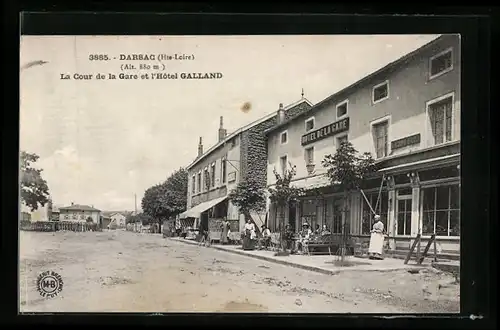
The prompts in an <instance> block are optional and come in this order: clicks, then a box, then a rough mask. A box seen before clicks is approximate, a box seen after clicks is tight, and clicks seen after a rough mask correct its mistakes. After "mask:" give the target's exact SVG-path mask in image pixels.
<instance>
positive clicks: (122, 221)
mask: <svg viewBox="0 0 500 330" xmlns="http://www.w3.org/2000/svg"><path fill="white" fill-rule="evenodd" d="M132 214H133V212H129V211H105V212H103V223H102V228H107V227H109V226H112V227H115V226H116V228H125V227H126V220H127V217H128V216H130V215H132Z"/></svg>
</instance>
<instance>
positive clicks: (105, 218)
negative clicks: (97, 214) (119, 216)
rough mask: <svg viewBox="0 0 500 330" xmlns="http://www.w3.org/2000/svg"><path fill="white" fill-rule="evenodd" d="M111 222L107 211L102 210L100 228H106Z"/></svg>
mask: <svg viewBox="0 0 500 330" xmlns="http://www.w3.org/2000/svg"><path fill="white" fill-rule="evenodd" d="M110 223H111V217H110V216H109V212H102V214H101V228H103V229H106V228H108V227H109V224H110Z"/></svg>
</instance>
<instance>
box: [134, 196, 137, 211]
mask: <svg viewBox="0 0 500 330" xmlns="http://www.w3.org/2000/svg"><path fill="white" fill-rule="evenodd" d="M134 208H135V215H137V194H134Z"/></svg>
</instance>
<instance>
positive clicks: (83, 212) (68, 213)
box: [59, 203, 101, 223]
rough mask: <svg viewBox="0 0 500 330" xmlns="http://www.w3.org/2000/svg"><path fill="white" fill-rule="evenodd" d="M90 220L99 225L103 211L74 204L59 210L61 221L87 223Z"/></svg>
mask: <svg viewBox="0 0 500 330" xmlns="http://www.w3.org/2000/svg"><path fill="white" fill-rule="evenodd" d="M89 219H91V220H92V222H93V223H99V222H100V219H101V210H98V209H96V208H94V207H92V206H88V205H79V204H73V203H71V206H65V207H60V208H59V220H60V221H80V222H86V221H87V220H89Z"/></svg>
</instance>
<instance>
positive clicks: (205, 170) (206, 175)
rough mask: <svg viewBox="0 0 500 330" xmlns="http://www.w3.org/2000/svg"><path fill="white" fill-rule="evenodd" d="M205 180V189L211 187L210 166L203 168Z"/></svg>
mask: <svg viewBox="0 0 500 330" xmlns="http://www.w3.org/2000/svg"><path fill="white" fill-rule="evenodd" d="M203 172H204V173H203V180H205V190H208V189H210V174H209V173H208V168H207V167H205V169H204V170H203Z"/></svg>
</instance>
